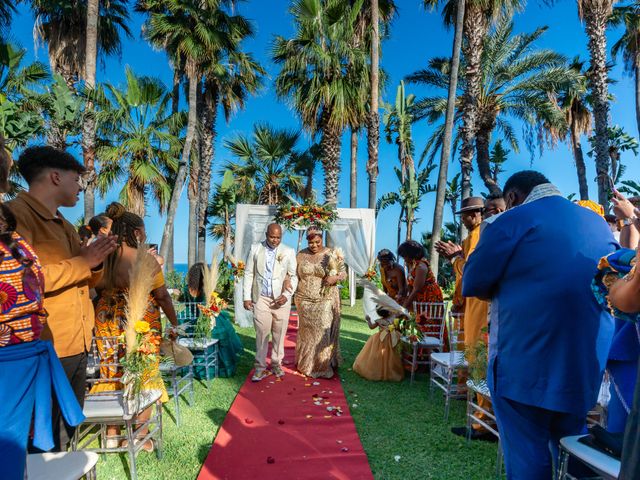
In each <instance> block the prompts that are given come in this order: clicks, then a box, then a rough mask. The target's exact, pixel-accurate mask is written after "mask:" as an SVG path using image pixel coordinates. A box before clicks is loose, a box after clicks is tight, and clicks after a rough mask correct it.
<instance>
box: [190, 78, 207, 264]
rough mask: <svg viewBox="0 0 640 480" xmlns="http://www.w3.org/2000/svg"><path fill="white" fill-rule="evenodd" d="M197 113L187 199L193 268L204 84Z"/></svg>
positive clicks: (196, 234)
mask: <svg viewBox="0 0 640 480" xmlns="http://www.w3.org/2000/svg"><path fill="white" fill-rule="evenodd" d="M196 112H197V117H198V128H197V129H196V136H195V139H194V142H195V146H194V147H195V148H194V149H193V153H192V155H191V165H190V169H189V184H188V186H187V199H188V200H189V229H188V234H187V235H188V237H187V238H188V243H189V245H188V247H187V248H188V249H187V252H188V254H187V258H188V263H189V267H191V266H192V265H193V264H194V263H196V260H197V258H198V223H199V218H198V212H199V206H198V201H199V198H200V197H199V193H198V191H199V189H200V168H201V165H202V140H203V138H202V131H203V128H204V123H203V112H204V95H203V92H202V82H199V84H198V93H197V99H196Z"/></svg>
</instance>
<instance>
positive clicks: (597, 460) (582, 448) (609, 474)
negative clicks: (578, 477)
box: [558, 435, 620, 480]
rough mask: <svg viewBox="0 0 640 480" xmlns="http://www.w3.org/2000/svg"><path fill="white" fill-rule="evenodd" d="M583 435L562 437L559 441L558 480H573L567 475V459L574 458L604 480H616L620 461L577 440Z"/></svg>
mask: <svg viewBox="0 0 640 480" xmlns="http://www.w3.org/2000/svg"><path fill="white" fill-rule="evenodd" d="M583 436H584V435H576V436H572V437H564V438H562V439H560V462H559V463H558V480H573V479H574V478H575V477H574V476H573V475H571V474H570V473H568V469H569V459H570V458H575V459H577V460H578V461H580V462H581V463H583V464H584V465H586V466H587V467H589V468H590V469H591V470H593V471H594V472H596V473H597V474H598V475H600V477H602V478H603V479H604V480H617V478H618V475H620V460H618V459H616V458H613V457H610V456H609V455H607V454H605V453H603V452H600V451H599V450H596V449H595V448H591V447H590V446H588V445H585V444H584V443H580V442H579V441H578V440H579V439H580V438H581V437H583Z"/></svg>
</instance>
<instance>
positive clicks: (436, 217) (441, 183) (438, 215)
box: [429, 0, 465, 278]
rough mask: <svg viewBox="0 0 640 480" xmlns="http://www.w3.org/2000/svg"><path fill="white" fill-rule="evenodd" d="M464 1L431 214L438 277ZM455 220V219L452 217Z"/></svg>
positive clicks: (433, 261) (459, 10)
mask: <svg viewBox="0 0 640 480" xmlns="http://www.w3.org/2000/svg"><path fill="white" fill-rule="evenodd" d="M464 7H465V0H458V5H457V16H456V27H455V34H454V37H453V49H452V50H453V51H452V53H451V74H450V75H449V93H448V96H447V111H446V114H445V121H444V138H443V140H442V149H441V150H440V168H439V170H438V185H437V188H436V205H435V209H434V212H433V227H432V228H431V251H430V252H429V258H430V263H431V269H432V270H433V274H434V275H435V276H436V278H437V277H438V256H439V255H438V251H437V250H436V248H435V245H436V243H437V242H438V241H439V240H440V235H441V232H442V219H443V216H444V204H445V201H446V193H447V178H448V173H449V158H450V156H451V138H452V136H453V121H454V116H455V107H456V105H455V104H456V91H457V89H458V69H459V68H460V49H461V45H462V24H463V20H464V10H465V8H464ZM454 218H455V217H454Z"/></svg>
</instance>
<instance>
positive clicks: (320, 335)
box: [295, 249, 345, 378]
mask: <svg viewBox="0 0 640 480" xmlns="http://www.w3.org/2000/svg"><path fill="white" fill-rule="evenodd" d="M297 261H298V289H297V290H296V297H295V301H296V308H297V310H298V320H299V323H298V325H299V328H298V339H297V342H296V363H297V365H298V371H299V372H301V373H303V374H305V375H307V376H310V377H314V378H318V377H324V378H331V377H332V376H333V373H334V368H335V367H337V366H338V365H339V364H340V363H341V361H342V359H341V357H340V345H339V336H340V294H339V291H338V288H337V286H335V285H334V286H331V287H323V286H322V279H323V278H324V277H325V276H327V275H329V274H331V275H336V274H338V273H341V272H344V271H345V268H344V261H343V260H342V259H341V258H339V257H338V256H337V255H336V254H335V253H334V251H333V250H331V249H326V250H325V251H324V252H321V253H317V254H315V255H313V254H311V252H309V250H308V249H305V250H302V251H301V252H300V253H299V254H298V256H297Z"/></svg>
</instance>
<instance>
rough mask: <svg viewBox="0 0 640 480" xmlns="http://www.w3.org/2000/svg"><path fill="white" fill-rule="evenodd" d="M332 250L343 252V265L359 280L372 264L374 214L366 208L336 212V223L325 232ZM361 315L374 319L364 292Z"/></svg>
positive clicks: (372, 308) (373, 310)
mask: <svg viewBox="0 0 640 480" xmlns="http://www.w3.org/2000/svg"><path fill="white" fill-rule="evenodd" d="M327 237H328V239H329V241H330V243H331V245H332V246H333V247H340V248H341V249H342V250H343V252H344V261H345V263H346V264H347V265H348V266H349V268H351V269H352V270H353V271H354V272H355V273H356V275H358V276H362V275H364V274H365V273H367V270H369V268H371V267H373V265H374V263H375V261H376V214H375V210H372V209H369V208H339V209H338V219H337V220H336V221H335V222H334V223H333V225H332V226H331V230H330V231H328V232H327ZM362 304H363V307H364V313H365V315H367V316H369V317H371V318H372V319H374V318H377V315H376V313H375V304H374V303H373V300H372V298H371V292H370V291H369V289H367V288H365V289H364V294H363V297H362Z"/></svg>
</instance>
